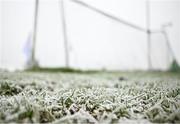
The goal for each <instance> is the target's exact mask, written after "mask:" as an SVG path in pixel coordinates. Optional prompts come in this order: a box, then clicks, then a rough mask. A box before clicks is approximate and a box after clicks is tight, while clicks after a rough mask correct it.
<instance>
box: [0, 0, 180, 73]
mask: <svg viewBox="0 0 180 124" xmlns="http://www.w3.org/2000/svg"><path fill="white" fill-rule="evenodd" d="M173 64H174V65H175V66H178V64H180V1H179V0H0V68H1V69H7V70H16V69H25V68H28V67H34V66H38V67H48V68H52V67H53V68H56V67H68V68H75V69H82V70H92V69H96V70H101V69H103V70H168V69H170V67H171V66H172V65H173Z"/></svg>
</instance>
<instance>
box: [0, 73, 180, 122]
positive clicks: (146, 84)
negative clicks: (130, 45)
mask: <svg viewBox="0 0 180 124" xmlns="http://www.w3.org/2000/svg"><path fill="white" fill-rule="evenodd" d="M9 122H16V123H31V122H41V123H43V122H45V123H47V122H51V123H57V124H58V123H91V124H94V123H120V122H123V123H152V122H160V123H163V122H170V123H180V74H176V73H175V74H173V73H157V72H154V73H142V72H141V73H140V72H139V73H94V74H75V73H38V72H36V73H35V72H34V73H33V72H16V73H9V72H1V73H0V123H9Z"/></svg>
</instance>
